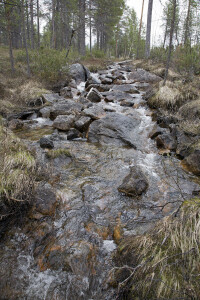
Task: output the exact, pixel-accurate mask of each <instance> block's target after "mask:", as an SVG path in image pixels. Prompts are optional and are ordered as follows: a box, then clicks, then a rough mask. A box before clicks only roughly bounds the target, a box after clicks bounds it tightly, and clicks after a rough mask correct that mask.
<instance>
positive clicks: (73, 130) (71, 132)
mask: <svg viewBox="0 0 200 300" xmlns="http://www.w3.org/2000/svg"><path fill="white" fill-rule="evenodd" d="M79 137H80V132H79V131H78V130H77V129H76V128H71V129H70V130H69V131H68V132H67V139H68V140H69V141H71V140H73V139H76V138H79Z"/></svg>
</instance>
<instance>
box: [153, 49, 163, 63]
mask: <svg viewBox="0 0 200 300" xmlns="http://www.w3.org/2000/svg"><path fill="white" fill-rule="evenodd" d="M150 58H151V59H152V60H153V61H155V62H163V63H165V62H166V59H167V51H166V49H165V48H163V47H154V48H152V49H151V53H150Z"/></svg>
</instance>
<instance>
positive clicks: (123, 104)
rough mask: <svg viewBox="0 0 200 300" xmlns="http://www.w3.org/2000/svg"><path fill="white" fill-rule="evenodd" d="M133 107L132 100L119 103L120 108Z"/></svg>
mask: <svg viewBox="0 0 200 300" xmlns="http://www.w3.org/2000/svg"><path fill="white" fill-rule="evenodd" d="M133 105H134V99H131V100H123V101H121V102H120V106H125V107H133Z"/></svg>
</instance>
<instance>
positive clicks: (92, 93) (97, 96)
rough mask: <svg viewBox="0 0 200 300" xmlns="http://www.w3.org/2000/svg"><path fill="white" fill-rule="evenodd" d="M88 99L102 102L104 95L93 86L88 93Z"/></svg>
mask: <svg viewBox="0 0 200 300" xmlns="http://www.w3.org/2000/svg"><path fill="white" fill-rule="evenodd" d="M87 99H88V100H90V101H92V102H101V99H102V96H101V94H100V93H99V91H98V90H97V89H95V88H92V89H91V90H90V91H89V93H88V95H87Z"/></svg>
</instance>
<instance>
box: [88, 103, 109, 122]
mask: <svg viewBox="0 0 200 300" xmlns="http://www.w3.org/2000/svg"><path fill="white" fill-rule="evenodd" d="M83 113H84V115H86V116H88V117H90V118H91V119H93V120H98V119H100V118H103V117H105V115H106V113H105V111H104V109H103V107H102V105H101V106H100V105H95V106H92V107H90V108H86V109H84V110H83Z"/></svg>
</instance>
